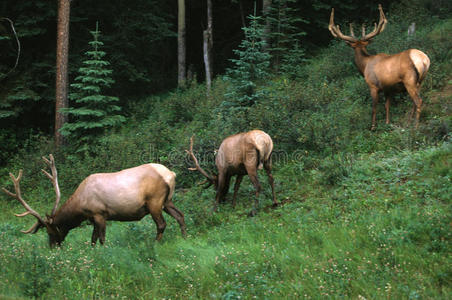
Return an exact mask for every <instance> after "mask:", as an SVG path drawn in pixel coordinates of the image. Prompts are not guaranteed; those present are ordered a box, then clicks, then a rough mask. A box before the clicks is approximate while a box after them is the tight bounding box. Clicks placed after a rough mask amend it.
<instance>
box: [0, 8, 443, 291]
mask: <svg viewBox="0 0 452 300" xmlns="http://www.w3.org/2000/svg"><path fill="white" fill-rule="evenodd" d="M401 15H402V14H401V12H398V14H397V11H395V12H394V13H393V19H391V20H397V18H400V16H401ZM390 24H391V26H388V28H387V29H386V30H387V31H386V32H385V33H384V34H382V35H381V36H379V37H378V39H376V40H375V43H374V45H373V46H371V47H369V51H370V52H372V53H377V52H383V51H384V52H388V53H396V52H398V51H401V49H407V48H417V49H421V50H422V51H424V52H425V53H427V55H428V56H429V57H430V59H431V61H432V64H431V68H430V70H429V74H428V76H427V78H426V80H425V82H424V85H423V88H422V93H421V94H422V97H423V99H424V108H423V111H422V114H421V119H420V125H419V128H418V129H415V128H414V126H413V123H412V122H410V120H409V111H410V109H411V107H412V103H411V100H410V98H409V97H408V96H406V95H402V96H399V97H397V98H396V99H395V101H394V103H393V104H392V106H391V124H389V125H385V124H384V103H380V104H379V106H378V111H377V128H376V130H374V131H371V130H370V124H371V98H370V95H369V91H368V88H367V85H366V84H365V82H364V80H363V79H362V78H361V77H359V74H358V71H357V70H356V69H355V66H354V65H353V63H352V57H353V56H352V55H353V54H352V50H350V48H348V47H347V46H346V45H345V44H344V43H342V42H337V41H334V42H332V43H331V45H330V46H329V47H327V48H325V49H324V50H323V51H321V52H320V53H319V54H318V55H317V56H315V57H313V58H310V59H308V60H305V61H304V63H303V64H300V65H299V66H297V67H299V69H298V70H297V72H296V74H297V75H296V76H293V74H292V75H291V76H288V75H287V74H286V75H284V74H278V75H275V74H272V75H271V76H270V77H269V78H268V79H266V80H264V82H260V83H259V84H260V85H259V86H258V87H257V90H258V91H259V92H260V95H262V96H261V98H259V100H257V101H256V103H254V104H253V105H252V106H251V108H250V109H249V110H247V111H246V113H244V110H240V109H238V110H236V111H234V113H232V114H231V113H230V114H229V115H227V114H225V113H224V110H225V109H228V107H227V106H225V103H226V104H227V102H228V101H231V100H230V99H229V98H228V97H227V94H228V93H230V91H231V82H230V81H228V79H227V78H222V77H218V78H217V79H216V80H215V82H214V84H213V89H212V91H211V94H210V95H209V96H206V91H205V86H204V85H203V84H198V83H196V82H193V84H192V85H191V86H190V87H189V88H187V89H185V90H174V91H171V92H168V93H165V94H161V95H150V96H149V97H146V98H143V99H142V101H137V102H130V103H129V107H128V108H127V116H126V117H127V121H126V122H125V124H124V125H123V126H122V127H121V128H120V129H118V130H116V131H111V132H108V133H107V134H106V135H105V136H103V137H102V138H101V139H100V140H99V141H98V142H97V143H96V144H95V145H93V146H92V147H91V148H90V151H86V152H83V153H77V152H76V149H74V148H73V147H71V146H70V145H69V146H67V147H65V148H62V149H59V150H58V151H57V150H55V149H54V148H53V141H52V138H51V137H49V136H47V135H45V134H41V133H37V134H35V135H32V136H30V138H29V139H28V140H26V141H24V142H23V145H22V147H21V149H20V150H19V151H18V152H17V153H15V154H12V155H11V156H10V157H9V158H8V162H7V164H6V167H4V168H1V169H0V186H2V187H8V188H9V189H11V190H13V187H12V184H11V182H10V179H9V177H8V175H7V174H8V172H13V173H14V174H17V173H18V170H19V169H23V170H24V177H23V180H22V182H21V183H22V185H21V186H22V193H23V197H24V198H25V199H26V200H27V202H28V203H29V204H30V205H31V206H33V208H34V209H35V210H37V211H39V213H41V214H44V213H46V212H47V213H49V212H50V210H51V207H52V204H53V202H54V191H53V190H52V187H51V184H50V182H49V180H48V179H47V178H46V177H45V176H44V175H43V174H41V172H40V169H41V168H43V167H44V166H45V165H44V164H43V163H42V161H41V158H40V157H41V156H42V155H48V154H49V153H54V154H55V157H56V166H57V168H58V172H59V181H60V187H61V191H62V195H63V197H62V199H63V200H65V199H67V198H68V197H69V196H70V195H71V194H72V192H73V191H74V190H75V189H76V187H77V186H78V184H79V183H80V182H81V181H82V180H83V178H85V177H86V176H88V175H89V174H92V173H97V172H113V171H117V170H121V169H124V168H128V167H132V166H136V165H139V164H143V163H148V162H159V163H162V164H164V165H166V166H168V167H169V168H170V169H171V170H173V171H175V172H176V173H177V186H176V192H175V196H174V203H175V205H176V206H177V207H178V208H179V209H180V210H181V211H182V212H183V213H184V214H185V222H186V224H187V231H188V237H187V238H186V239H183V238H182V237H181V234H180V230H179V226H178V224H177V222H176V221H175V220H174V219H173V218H171V217H169V216H168V215H164V216H165V218H166V221H167V224H168V226H167V228H166V231H165V233H164V235H163V239H162V241H161V242H155V241H154V236H155V231H156V226H155V224H154V223H153V222H152V220H151V218H150V217H149V216H147V217H145V218H144V219H143V220H141V221H139V222H108V225H107V238H106V244H105V245H104V246H100V245H97V246H95V247H91V245H90V237H91V232H92V226H91V225H90V224H88V223H87V222H85V223H83V225H82V226H81V227H80V228H77V229H74V230H73V231H71V232H70V233H69V235H68V236H67V238H66V240H65V241H64V243H63V244H62V246H61V247H57V248H55V249H50V248H49V247H48V242H47V234H46V233H45V232H44V230H41V231H40V232H38V233H37V234H35V235H31V234H30V235H24V234H22V233H21V232H20V230H24V229H26V228H28V227H29V226H31V225H32V224H33V222H34V221H35V220H34V219H33V218H32V217H30V216H28V217H25V218H16V217H15V216H14V214H15V213H21V212H23V208H22V207H21V205H20V204H19V203H18V202H17V201H16V200H14V199H12V198H10V197H7V196H6V195H5V194H3V193H2V194H1V195H0V203H2V210H1V212H0V266H1V270H2V272H1V273H0V298H6V299H9V298H11V299H29V298H39V299H87V298H93V299H104V298H126V299H188V298H190V299H210V298H213V299H219V298H220V299H243V298H245V299H253V298H257V299H299V298H308V299H309V298H316V299H317V298H326V297H331V298H352V299H357V298H360V299H369V298H372V299H381V298H391V299H416V298H421V299H425V298H427V299H432V298H433V299H447V298H450V295H451V294H452V290H451V287H452V284H451V283H452V282H451V281H452V272H451V270H452V268H451V266H452V261H451V255H450V253H451V241H452V231H451V224H452V214H451V213H452V206H451V195H452V182H451V180H452V166H451V164H452V143H451V131H450V127H451V125H452V114H451V112H452V93H451V86H452V84H451V80H452V78H451V77H450V74H451V71H452V63H451V61H452V53H451V51H450V49H452V40H451V39H450V36H452V19H450V18H449V19H434V18H433V19H432V20H424V23H421V25H420V26H418V28H420V29H419V30H418V32H417V34H416V36H415V37H413V38H412V39H407V38H406V37H405V35H404V32H405V28H406V26H405V25H406V24H403V23H397V22H393V23H390ZM382 102H384V101H382ZM225 107H226V108H225ZM231 115H232V117H231ZM238 128H246V129H253V128H260V129H262V130H264V131H266V132H267V133H269V134H270V135H271V136H272V138H273V141H274V144H275V148H274V155H273V160H274V161H273V163H274V166H273V176H274V178H275V187H276V193H277V199H278V201H279V202H280V203H281V205H280V206H278V207H277V208H272V207H271V204H272V202H271V190H270V187H269V185H268V183H267V178H266V175H265V172H263V171H259V179H260V181H261V184H262V187H263V192H262V193H261V195H260V197H259V201H260V206H259V208H258V213H257V215H256V216H254V217H249V216H248V215H249V212H250V210H251V208H252V203H253V202H254V188H253V186H252V184H251V182H250V180H249V179H248V178H247V177H245V178H244V180H243V183H242V186H241V188H240V190H239V194H238V205H237V207H236V208H235V209H233V208H232V205H231V203H230V201H227V202H226V203H225V204H222V205H220V208H219V211H218V212H216V213H213V212H212V207H213V202H214V199H215V191H214V190H213V188H210V189H203V188H202V186H200V185H198V182H200V181H201V179H202V178H201V175H200V174H199V173H196V172H192V171H189V170H188V167H190V166H192V164H191V162H190V161H189V159H188V157H187V155H186V154H185V152H184V150H185V149H188V147H189V139H190V137H191V136H192V135H194V136H195V145H194V148H195V150H196V152H197V153H198V154H199V155H200V156H201V157H203V159H202V160H201V163H202V165H203V167H204V168H206V169H208V170H210V171H213V170H214V161H213V157H214V151H215V149H218V146H219V144H220V143H221V141H222V140H223V138H225V137H226V136H228V135H230V134H233V133H236V132H237V131H239V130H238ZM231 198H232V188H231V189H230V191H229V195H228V200H230V199H231Z"/></svg>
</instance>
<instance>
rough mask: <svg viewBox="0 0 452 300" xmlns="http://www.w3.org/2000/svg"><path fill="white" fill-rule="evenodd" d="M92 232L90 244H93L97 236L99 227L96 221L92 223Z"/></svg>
mask: <svg viewBox="0 0 452 300" xmlns="http://www.w3.org/2000/svg"><path fill="white" fill-rule="evenodd" d="M93 227H94V228H93V234H92V235H91V245H92V246H95V245H96V242H97V239H98V238H99V227H98V226H97V224H96V223H93Z"/></svg>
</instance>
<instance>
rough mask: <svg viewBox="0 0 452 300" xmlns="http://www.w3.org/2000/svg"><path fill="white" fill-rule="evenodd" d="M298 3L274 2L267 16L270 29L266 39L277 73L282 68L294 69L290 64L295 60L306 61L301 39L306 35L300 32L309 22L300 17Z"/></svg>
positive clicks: (292, 0)
mask: <svg viewBox="0 0 452 300" xmlns="http://www.w3.org/2000/svg"><path fill="white" fill-rule="evenodd" d="M296 2H297V1H296V0H273V1H272V5H271V6H270V8H269V9H268V13H267V14H266V16H265V17H266V22H267V23H268V24H269V25H268V26H269V27H270V29H269V30H268V32H267V33H266V35H267V36H266V39H267V40H268V41H269V43H270V45H268V50H269V51H270V53H271V55H272V58H273V61H272V66H273V68H274V69H275V70H276V71H279V70H280V68H282V69H285V68H289V69H290V68H291V67H293V65H290V64H292V63H293V62H294V60H296V61H301V60H302V59H304V51H303V49H302V47H301V45H300V44H301V43H300V38H301V37H302V36H304V35H306V33H305V32H304V31H302V30H300V24H301V23H308V21H306V20H304V19H302V18H301V17H300V16H299V12H298V9H297V8H296V7H295V4H296ZM288 64H289V65H288ZM283 71H284V70H283Z"/></svg>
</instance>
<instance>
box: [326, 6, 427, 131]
mask: <svg viewBox="0 0 452 300" xmlns="http://www.w3.org/2000/svg"><path fill="white" fill-rule="evenodd" d="M378 9H379V11H380V20H379V22H378V25H377V24H375V28H374V30H373V31H372V32H370V33H368V34H366V30H365V26H364V25H363V27H362V37H361V39H358V38H356V37H355V34H354V33H353V27H352V24H350V34H351V35H344V34H343V33H342V32H341V31H340V29H339V26H338V25H335V24H334V8H333V9H332V10H331V16H330V23H329V26H328V29H329V30H330V32H331V34H332V35H333V36H334V37H335V38H339V39H341V40H343V41H345V42H346V43H347V44H348V45H349V46H351V47H352V48H353V50H354V52H355V64H356V66H357V68H358V70H359V72H360V73H361V75H363V76H364V79H365V81H366V83H367V85H368V86H369V89H370V95H371V96H372V127H371V129H372V130H373V129H375V115H376V111H377V104H378V93H379V92H380V91H382V92H383V93H384V96H385V98H386V104H385V108H386V124H389V106H390V104H391V99H392V97H393V95H394V94H395V93H398V92H403V91H406V92H408V94H409V95H410V97H411V99H412V100H413V109H412V111H411V119H412V118H413V115H414V112H416V128H417V126H418V124H419V116H420V114H421V108H422V99H421V97H420V96H419V91H420V87H421V83H422V81H423V80H424V78H425V76H426V75H427V71H428V68H429V66H430V59H429V58H428V56H427V55H426V54H425V53H424V52H422V51H420V50H417V49H409V50H405V51H403V52H400V53H397V54H392V55H388V54H384V53H379V54H376V55H370V54H369V53H368V52H367V50H366V47H367V45H369V43H370V42H371V41H372V39H373V38H374V37H375V36H377V35H378V34H380V33H381V32H382V31H383V30H384V29H385V27H386V23H387V22H388V21H387V19H386V17H385V15H384V13H383V9H382V7H381V4H379V5H378Z"/></svg>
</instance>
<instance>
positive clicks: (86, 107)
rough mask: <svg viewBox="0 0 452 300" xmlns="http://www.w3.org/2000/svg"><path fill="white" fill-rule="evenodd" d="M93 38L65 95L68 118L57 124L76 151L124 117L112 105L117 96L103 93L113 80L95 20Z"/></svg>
mask: <svg viewBox="0 0 452 300" xmlns="http://www.w3.org/2000/svg"><path fill="white" fill-rule="evenodd" d="M91 34H92V35H93V41H91V42H89V45H90V46H91V49H90V50H89V51H87V52H85V57H86V60H85V61H84V62H83V64H84V66H83V67H81V68H79V70H78V73H79V75H78V76H77V77H76V78H75V81H76V83H73V84H71V86H70V87H71V90H72V91H71V93H70V94H69V99H70V100H71V102H75V103H73V106H71V107H69V108H67V109H64V110H63V112H64V113H66V114H68V115H69V118H70V121H69V122H68V123H66V124H65V125H64V126H63V127H62V128H61V131H60V132H61V134H63V135H64V136H67V137H68V138H69V141H71V142H72V143H71V144H75V145H76V146H77V148H78V151H85V150H88V149H89V145H90V144H91V143H92V142H94V141H95V140H97V139H98V138H99V136H100V135H101V134H103V133H104V132H105V131H106V130H107V129H111V128H113V127H115V126H117V125H120V124H121V123H123V122H124V121H125V118H124V117H123V116H121V115H119V112H120V111H121V108H120V107H119V106H118V105H116V103H117V102H118V101H119V99H118V98H117V97H112V96H106V95H103V94H102V92H103V91H104V90H105V89H107V88H109V87H110V86H111V85H112V84H113V83H114V80H113V79H112V78H111V74H112V70H110V69H108V68H107V67H108V66H109V62H108V61H106V60H104V57H105V55H106V53H105V52H104V51H102V50H100V48H101V47H102V46H103V43H102V42H101V41H100V40H99V36H100V31H99V29H98V24H96V31H91Z"/></svg>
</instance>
